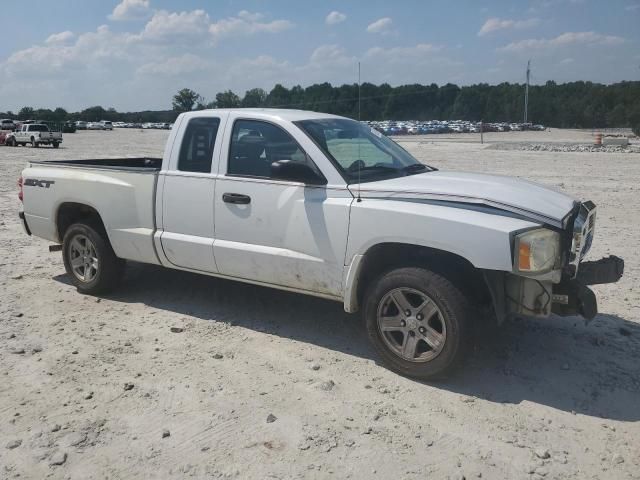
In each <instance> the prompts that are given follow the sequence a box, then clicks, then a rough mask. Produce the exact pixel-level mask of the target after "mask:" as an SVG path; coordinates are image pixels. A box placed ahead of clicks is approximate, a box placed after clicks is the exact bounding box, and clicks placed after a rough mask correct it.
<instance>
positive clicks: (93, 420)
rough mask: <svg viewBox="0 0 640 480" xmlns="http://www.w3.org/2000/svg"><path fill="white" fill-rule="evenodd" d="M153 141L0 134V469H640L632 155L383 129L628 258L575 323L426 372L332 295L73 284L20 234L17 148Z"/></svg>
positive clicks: (219, 286)
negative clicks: (570, 200)
mask: <svg viewBox="0 0 640 480" xmlns="http://www.w3.org/2000/svg"><path fill="white" fill-rule="evenodd" d="M519 133H522V134H523V135H518V134H519ZM535 133H538V134H539V136H536V135H535ZM500 135H505V136H502V137H501V136H500ZM506 135H508V137H507V136H506ZM166 137H167V132H163V131H137V130H124V131H113V132H79V133H77V134H69V135H65V143H64V144H63V145H62V146H61V148H60V149H59V150H53V149H50V148H41V149H30V148H9V147H0V168H2V176H1V178H0V227H1V228H0V252H2V255H1V257H0V285H1V287H2V288H0V379H1V381H0V478H21V479H41V478H54V479H56V478H65V479H66V478H71V479H89V478H100V479H102V478H113V479H118V478H184V477H191V478H260V479H262V478H276V479H288V478H354V479H372V478H382V479H388V478H409V479H411V478H416V479H418V478H419V479H424V478H438V479H439V478H447V477H450V478H467V479H471V478H479V477H482V478H489V479H502V478H504V479H541V478H543V477H544V478H554V479H569V478H572V479H584V478H590V479H627V478H640V473H639V472H640V325H639V322H640V275H639V273H640V272H639V269H640V251H639V250H638V248H637V239H638V237H639V236H640V214H639V213H638V212H639V207H640V205H639V203H640V195H639V193H640V192H639V189H640V155H639V154H626V153H625V154H623V153H620V154H618V153H608V154H606V155H598V154H595V153H565V152H543V151H539V152H530V151H506V150H498V149H493V148H491V142H496V141H502V139H504V141H514V139H515V141H523V142H534V143H544V142H567V143H580V142H585V139H586V138H590V132H579V131H562V130H553V131H552V132H511V133H508V134H492V136H490V137H489V140H490V142H489V143H487V144H485V145H484V146H483V145H479V144H478V143H475V142H474V137H471V136H460V137H459V138H456V137H452V138H432V137H422V138H417V137H412V138H407V139H399V141H400V142H401V143H402V144H403V145H404V146H405V147H406V148H407V149H409V150H410V151H411V152H412V153H413V154H414V155H416V156H417V157H418V158H420V159H421V160H422V161H424V162H425V163H429V164H432V165H434V166H436V167H438V168H440V169H454V170H473V171H482V172H493V173H498V174H508V175H516V176H521V177H526V178H530V179H533V180H538V181H541V182H544V183H547V184H549V185H552V186H554V187H556V188H559V189H562V190H566V191H568V192H571V193H573V194H575V195H578V196H580V197H582V198H590V199H592V200H594V201H595V202H596V204H598V205H599V213H598V227H597V230H596V240H595V243H594V246H593V249H592V253H591V254H590V257H591V258H598V257H600V256H602V255H606V254H609V253H615V254H618V255H620V256H622V257H624V258H625V260H626V273H625V277H624V278H623V279H622V281H621V282H620V283H618V284H616V285H612V286H600V287H597V288H596V290H597V294H598V297H599V301H600V310H601V311H602V313H601V314H600V315H598V316H597V317H596V318H595V319H594V320H593V321H592V322H591V323H589V324H588V325H585V324H584V322H583V321H582V320H580V319H576V318H558V317H553V318H550V319H547V320H537V321H534V320H514V321H511V322H508V323H507V324H505V325H504V326H503V328H501V329H499V330H497V331H491V332H486V333H483V334H482V335H481V337H480V338H479V339H478V342H477V343H478V344H477V347H476V348H475V350H474V351H473V352H471V355H470V358H469V361H468V363H467V365H466V368H465V369H464V370H463V371H461V372H460V373H458V374H457V375H456V376H455V377H454V378H452V379H451V380H448V381H446V382H441V383H433V384H427V383H421V382H416V381H412V380H408V379H405V378H402V377H399V376H398V375H395V374H393V373H391V372H389V371H387V370H386V369H384V368H383V367H381V366H380V365H378V364H377V363H376V358H375V355H374V354H373V351H372V349H371V348H370V347H369V345H368V344H367V341H366V339H365V335H364V332H363V328H362V326H361V324H360V321H359V319H358V317H357V316H351V315H347V314H345V313H344V312H343V311H342V307H341V305H340V304H338V303H333V302H329V301H324V300H319V299H314V298H307V297H303V296H299V295H294V294H289V293H284V292H279V291H275V290H270V289H265V288H259V287H254V286H249V285H243V284H239V283H234V282H230V281H223V280H217V279H214V278H209V277H203V276H197V275H193V274H189V273H184V272H177V271H168V270H162V269H159V268H155V267H151V266H144V265H132V266H130V267H129V268H128V271H127V276H126V277H125V280H124V282H123V285H122V288H121V289H120V290H119V292H118V293H114V294H112V295H109V296H106V297H102V298H95V297H90V296H83V295H80V294H79V293H77V292H76V291H75V289H74V288H73V287H72V286H71V285H70V284H69V281H68V279H67V277H66V275H65V273H64V268H63V265H62V261H61V258H60V254H59V253H53V254H52V253H49V252H48V250H47V242H45V241H42V240H40V239H36V238H30V237H28V236H26V235H25V234H23V232H22V229H21V227H20V225H19V222H18V219H17V211H18V209H19V201H18V199H17V196H16V186H15V183H16V179H17V177H18V176H19V173H20V170H21V169H22V168H23V167H24V165H25V161H28V160H30V159H73V158H95V157H103V156H112V155H113V156H123V155H127V154H130V155H131V156H140V155H154V156H160V155H161V154H162V150H163V145H164V140H165V138H166ZM172 328H173V330H172Z"/></svg>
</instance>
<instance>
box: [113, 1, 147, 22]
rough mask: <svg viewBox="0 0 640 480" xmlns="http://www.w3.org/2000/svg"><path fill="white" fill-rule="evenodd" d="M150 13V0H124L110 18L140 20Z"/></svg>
mask: <svg viewBox="0 0 640 480" xmlns="http://www.w3.org/2000/svg"><path fill="white" fill-rule="evenodd" d="M149 14H150V9H149V0H122V2H120V3H119V4H118V5H116V8H114V9H113V12H112V13H111V15H109V19H110V20H138V19H141V18H146V17H147V16H149Z"/></svg>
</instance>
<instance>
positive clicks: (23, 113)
mask: <svg viewBox="0 0 640 480" xmlns="http://www.w3.org/2000/svg"><path fill="white" fill-rule="evenodd" d="M18 118H19V119H20V120H29V119H32V118H33V108H31V107H22V108H21V109H20V111H19V112H18Z"/></svg>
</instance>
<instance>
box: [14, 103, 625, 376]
mask: <svg viewBox="0 0 640 480" xmlns="http://www.w3.org/2000/svg"><path fill="white" fill-rule="evenodd" d="M19 184H20V198H21V199H22V201H23V202H24V211H22V212H20V217H21V218H22V221H23V225H24V227H25V230H26V231H27V233H30V234H33V235H36V236H39V237H42V238H45V239H48V240H50V241H52V242H55V243H57V244H62V245H61V247H57V246H56V247H53V249H58V248H59V249H61V250H62V256H63V260H64V265H65V268H66V271H67V272H68V274H69V276H70V278H71V280H72V281H73V283H74V284H75V285H76V287H77V289H78V290H79V291H80V292H83V293H89V294H97V293H100V292H105V291H107V290H109V289H111V288H113V287H116V286H118V285H119V282H120V278H121V275H122V273H123V268H124V264H125V260H134V261H137V262H145V263H150V264H157V265H162V266H165V267H168V268H175V269H181V270H188V271H192V272H198V273H203V274H206V275H214V276H218V277H223V278H228V279H232V280H239V281H243V282H249V283H254V284H258V285H264V286H269V287H275V288H280V289H285V290H290V291H295V292H300V293H305V294H309V295H316V296H319V297H324V298H328V299H331V300H336V301H340V302H342V303H343V304H344V309H345V310H346V311H347V312H356V311H359V310H361V311H362V312H363V316H364V319H365V323H366V330H367V333H368V336H369V338H370V340H371V341H372V342H373V345H374V346H375V347H376V349H377V350H378V352H379V354H380V356H381V358H382V359H383V360H384V362H385V363H386V365H388V366H389V367H390V368H392V369H393V370H395V371H397V372H400V373H402V374H405V375H408V376H413V377H418V378H433V377H437V376H442V375H444V374H445V373H447V372H448V371H450V370H451V369H452V368H453V367H454V366H455V365H457V364H458V363H459V362H460V360H461V359H462V357H463V356H464V354H465V352H466V351H467V350H468V349H469V345H470V341H471V340H472V336H473V335H472V332H473V328H474V325H477V324H480V323H482V322H487V321H491V320H494V321H497V322H498V323H501V322H502V321H503V320H504V319H505V318H507V317H509V316H513V315H531V316H540V317H544V316H549V315H550V314H551V313H557V314H560V315H581V316H583V317H585V318H588V319H590V318H593V317H594V316H595V315H596V313H597V305H596V299H595V296H594V294H593V293H592V291H591V290H590V289H589V288H588V287H587V286H586V285H591V284H595V283H610V282H615V281H617V280H618V279H619V278H620V277H621V276H622V271H623V267H624V264H623V262H622V260H621V259H619V258H618V257H609V258H606V259H603V260H599V261H597V262H583V261H582V260H583V257H584V256H585V254H586V253H587V252H588V251H589V248H590V246H591V242H592V239H593V234H594V226H595V212H596V210H595V206H594V205H593V203H591V202H589V201H587V202H580V201H577V200H575V199H574V198H572V197H570V196H567V195H565V194H563V193H559V192H557V191H554V190H551V189H549V188H547V187H544V186H542V185H538V184H535V183H532V182H528V181H525V180H519V179H515V178H509V177H501V176H492V175H483V174H471V173H459V172H441V171H438V170H437V169H435V168H432V167H429V166H426V165H424V164H422V163H420V162H419V161H417V160H416V159H414V158H413V157H412V156H411V155H410V154H409V153H407V152H406V151H405V150H403V149H402V148H401V147H400V146H398V145H397V144H396V143H395V142H393V141H391V140H389V139H388V138H386V137H384V136H383V135H381V134H380V133H379V132H377V131H376V130H374V129H372V128H369V127H367V126H366V125H364V124H362V123H360V122H356V121H354V120H349V119H346V118H342V117H337V116H332V115H327V114H322V113H313V112H303V111H293V110H268V109H267V110H254V109H234V110H203V111H199V112H190V113H185V114H182V115H180V117H179V118H178V120H177V122H176V123H175V126H174V128H173V129H172V130H171V133H170V135H169V139H168V141H167V144H166V147H165V150H164V157H163V158H162V159H159V158H119V159H102V160H75V161H66V162H51V161H50V162H30V164H29V165H28V167H27V168H26V169H25V170H24V171H23V172H22V176H21V178H20V181H19Z"/></svg>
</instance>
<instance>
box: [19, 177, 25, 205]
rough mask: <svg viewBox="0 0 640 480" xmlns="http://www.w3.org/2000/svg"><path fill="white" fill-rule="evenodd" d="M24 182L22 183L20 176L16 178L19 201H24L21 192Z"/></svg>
mask: <svg viewBox="0 0 640 480" xmlns="http://www.w3.org/2000/svg"><path fill="white" fill-rule="evenodd" d="M23 183H24V182H23V181H22V175H20V178H18V187H20V191H19V192H18V198H19V199H20V201H21V202H22V201H24V192H23V191H22V184H23Z"/></svg>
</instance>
